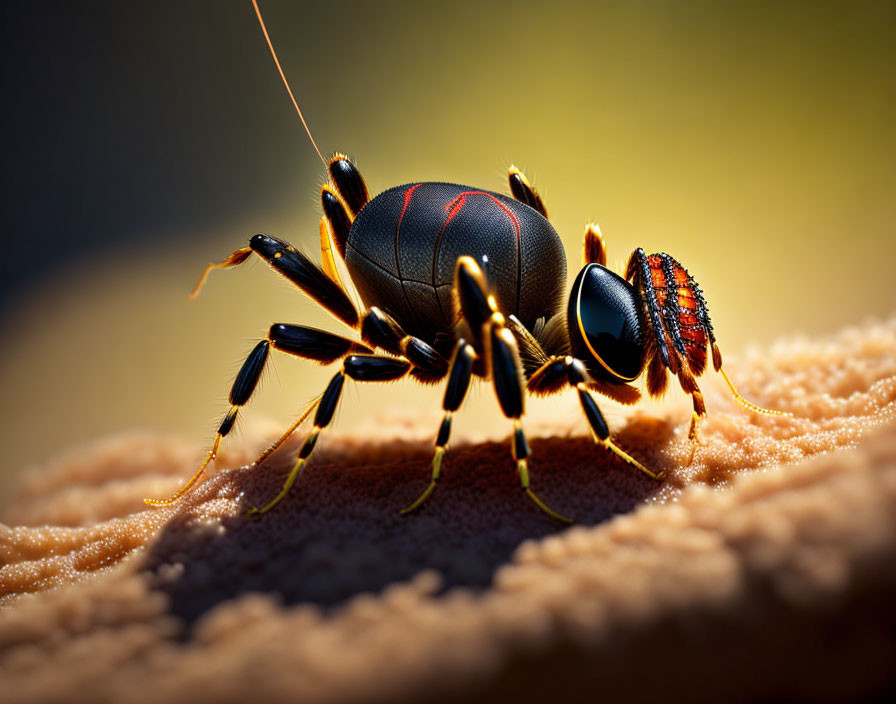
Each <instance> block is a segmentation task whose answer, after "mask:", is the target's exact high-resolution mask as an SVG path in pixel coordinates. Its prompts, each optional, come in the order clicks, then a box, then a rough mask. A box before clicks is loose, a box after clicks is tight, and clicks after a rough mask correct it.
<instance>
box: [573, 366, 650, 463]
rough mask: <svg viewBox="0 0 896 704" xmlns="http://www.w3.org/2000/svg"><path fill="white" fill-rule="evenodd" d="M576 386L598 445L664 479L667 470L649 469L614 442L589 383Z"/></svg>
mask: <svg viewBox="0 0 896 704" xmlns="http://www.w3.org/2000/svg"><path fill="white" fill-rule="evenodd" d="M571 382H572V378H571ZM574 386H575V387H576V390H577V391H578V393H579V402H580V403H581V404H582V411H584V413H585V418H587V419H588V425H589V426H590V427H591V433H592V435H593V437H594V441H595V442H596V443H597V444H598V445H601V446H603V447H605V448H607V449H608V450H610V452H612V453H613V454H615V455H616V456H617V457H619V458H620V459H622V460H623V461H624V462H625V463H626V464H628V465H630V466H632V467H634V468H635V469H638V470H640V471H642V472H644V474H646V475H647V476H648V477H650V478H651V479H662V478H663V477H664V476H665V475H666V472H665V471H659V472H654V471H651V470H649V469H647V467H645V466H644V465H643V464H641V463H640V462H638V460H636V459H635V458H634V457H632V456H631V455H629V454H628V453H627V452H625V451H624V450H623V449H621V448H620V447H619V446H618V445H616V444H615V443H614V442H613V440H612V438H611V437H610V429H609V428H608V427H607V421H606V420H604V416H603V414H602V413H601V412H600V408H599V407H598V405H597V401H595V400H594V396H593V395H592V393H591V391H590V390H589V389H588V387H587V384H586V383H585V382H582V381H580V382H578V383H576V384H574Z"/></svg>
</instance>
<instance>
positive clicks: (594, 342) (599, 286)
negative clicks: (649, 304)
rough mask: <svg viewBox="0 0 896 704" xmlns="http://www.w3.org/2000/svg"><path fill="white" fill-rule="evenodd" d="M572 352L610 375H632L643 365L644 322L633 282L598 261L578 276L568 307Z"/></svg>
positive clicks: (625, 377) (614, 378)
mask: <svg viewBox="0 0 896 704" xmlns="http://www.w3.org/2000/svg"><path fill="white" fill-rule="evenodd" d="M567 322H568V323H569V341H570V346H571V351H572V354H573V355H574V356H576V357H578V358H579V359H581V360H582V361H584V362H585V364H586V366H587V367H588V371H589V372H591V374H592V375H593V376H597V377H600V378H603V379H606V380H608V381H631V380H632V379H634V378H636V377H637V376H638V375H639V374H640V373H641V371H642V369H643V368H644V355H643V340H644V336H643V333H642V330H643V327H642V324H641V312H640V307H639V305H638V298H637V296H636V295H635V289H634V287H633V286H632V285H631V284H630V283H629V282H628V281H626V280H625V279H623V278H622V277H620V276H618V275H617V274H614V273H613V272H612V271H610V270H609V269H607V268H605V267H602V266H601V265H600V264H588V265H587V266H586V267H585V268H584V269H582V271H580V272H579V275H578V276H577V277H576V280H575V282H574V283H573V285H572V291H570V294H569V308H568V309H567Z"/></svg>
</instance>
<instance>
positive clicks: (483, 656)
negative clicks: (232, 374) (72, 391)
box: [0, 318, 896, 702]
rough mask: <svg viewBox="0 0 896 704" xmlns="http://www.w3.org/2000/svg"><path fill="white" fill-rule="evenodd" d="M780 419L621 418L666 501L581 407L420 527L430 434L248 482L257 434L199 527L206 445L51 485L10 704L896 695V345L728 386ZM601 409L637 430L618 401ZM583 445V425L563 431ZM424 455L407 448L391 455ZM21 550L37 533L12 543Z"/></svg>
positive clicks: (804, 361) (867, 340)
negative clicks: (532, 494)
mask: <svg viewBox="0 0 896 704" xmlns="http://www.w3.org/2000/svg"><path fill="white" fill-rule="evenodd" d="M728 369H729V372H730V373H732V375H733V376H734V377H735V379H737V380H738V381H739V383H740V387H741V390H742V391H743V392H744V393H745V395H747V396H748V397H751V398H752V399H753V400H755V401H757V402H759V403H761V404H764V405H767V406H771V407H776V408H780V409H782V410H788V411H791V412H793V413H794V414H795V416H796V417H795V418H790V419H787V418H767V417H760V416H755V415H753V414H751V413H749V412H747V411H745V410H743V409H742V408H740V407H738V406H737V405H736V404H734V403H733V402H732V401H730V400H729V399H728V397H727V395H726V394H725V393H724V387H723V385H722V384H721V383H719V382H716V381H713V382H710V381H708V380H707V381H704V384H703V386H704V388H705V390H706V397H707V405H708V407H709V410H710V418H709V420H708V421H707V422H706V424H705V426H704V428H703V438H704V442H705V444H704V445H703V446H702V447H700V448H699V449H698V451H697V453H696V456H695V458H694V461H693V462H692V463H691V464H690V465H687V458H688V455H689V446H688V444H687V442H686V430H687V421H688V418H689V411H688V404H687V402H686V401H684V400H683V399H681V400H679V399H677V397H672V398H670V401H669V402H668V403H667V404H665V405H652V406H649V405H648V406H641V407H635V408H633V409H626V410H625V412H624V415H619V416H618V418H619V419H620V420H618V421H617V422H616V423H615V428H616V429H617V430H618V432H617V437H618V438H619V442H620V444H622V445H623V446H624V447H626V448H627V449H628V450H629V451H630V452H631V453H632V454H634V455H635V456H636V457H638V458H639V459H641V460H642V461H644V462H645V463H647V464H649V465H650V466H652V467H654V468H665V469H667V471H668V473H669V475H668V477H667V479H666V480H665V481H664V482H661V483H655V482H652V481H651V480H649V479H647V478H645V477H642V476H640V475H637V474H633V473H632V472H631V471H629V470H628V469H627V468H626V467H625V466H624V465H622V464H620V463H619V462H617V461H616V460H615V459H614V458H613V457H612V456H610V455H607V454H606V453H604V452H602V451H600V450H598V449H596V448H595V447H594V446H593V445H592V443H591V442H590V440H589V439H588V438H587V437H586V436H585V435H584V426H583V425H582V424H579V425H574V426H573V427H572V428H570V425H569V422H568V419H569V418H571V417H574V415H571V414H570V409H572V408H573V407H574V404H575V402H576V401H575V398H574V396H573V397H572V398H570V399H558V400H557V401H556V404H557V405H556V406H554V407H551V408H550V409H549V411H547V412H545V411H543V412H542V415H543V417H540V418H539V417H533V418H530V419H528V421H527V428H528V430H529V433H530V435H531V437H532V448H533V452H534V455H533V460H532V464H531V467H532V474H533V486H534V487H535V488H536V490H537V491H538V492H539V493H540V495H541V496H542V498H544V499H545V501H546V502H547V503H549V504H550V505H551V506H553V507H555V508H556V509H558V510H559V511H561V512H564V513H567V514H570V515H572V516H574V517H575V518H576V519H577V521H578V524H577V525H576V526H573V527H572V528H565V527H563V526H560V525H557V524H556V523H555V522H553V521H551V519H549V518H548V517H546V516H544V515H543V514H541V513H540V512H539V511H538V510H537V509H536V508H535V507H534V506H533V505H531V504H530V503H529V502H528V500H527V499H526V498H525V496H523V495H522V494H521V492H520V491H519V489H518V485H517V483H516V479H515V477H514V475H513V465H512V463H511V461H510V459H509V451H508V448H507V445H506V443H504V442H482V443H475V444H474V443H471V442H467V443H466V444H465V443H462V442H460V443H456V444H455V447H454V448H453V449H452V452H451V454H450V455H449V459H448V460H447V461H446V463H445V467H444V481H443V483H442V485H441V486H440V487H439V489H438V490H437V492H436V493H435V494H434V495H433V496H432V498H431V499H430V500H429V501H428V502H427V503H426V504H425V505H424V507H423V509H422V510H421V511H420V512H419V513H417V514H415V515H412V516H409V517H401V516H399V515H398V509H400V508H401V507H403V506H404V505H406V504H407V503H409V502H410V501H411V500H412V499H413V498H414V497H415V496H416V495H417V494H418V493H419V492H420V491H421V490H422V489H423V487H424V486H425V484H426V480H427V472H428V470H427V464H428V461H429V455H430V446H431V439H430V435H431V433H432V432H433V431H434V427H432V423H431V422H430V421H429V420H428V419H427V422H426V423H425V427H423V425H424V424H423V423H422V422H421V421H420V420H415V419H414V416H415V414H416V410H415V409H410V410H409V412H408V415H407V418H406V419H404V420H402V418H400V417H398V418H393V419H391V420H389V421H388V423H387V424H386V430H383V428H382V427H380V428H379V431H378V433H374V432H373V430H372V429H371V430H370V431H369V432H368V431H365V432H361V433H354V434H353V435H351V436H349V435H345V434H343V435H340V434H339V433H337V432H334V433H332V434H330V435H327V436H324V437H323V439H322V440H321V449H320V454H319V455H317V456H316V457H315V460H314V462H313V464H312V466H311V467H309V469H308V471H307V472H306V474H305V476H304V477H303V478H302V481H301V482H300V484H298V485H297V486H296V488H295V489H294V490H293V492H292V493H291V495H290V496H289V498H288V499H287V500H286V501H285V502H284V503H283V504H282V505H281V506H280V507H278V509H277V510H276V512H275V513H273V514H271V515H269V516H267V517H266V518H264V519H263V520H261V521H256V522H252V521H248V520H247V519H245V518H243V517H242V513H243V512H244V511H245V509H246V508H247V507H248V505H250V504H256V503H259V502H262V501H264V500H266V499H267V498H268V497H270V496H271V495H272V493H273V492H275V491H276V490H277V488H278V487H279V485H280V482H281V481H282V478H283V473H284V472H285V471H286V468H287V464H288V463H289V459H288V457H286V456H284V455H280V456H279V458H276V459H275V460H274V461H272V462H271V463H270V465H269V466H268V467H265V468H263V469H261V470H255V471H248V470H243V469H238V467H239V466H240V465H242V464H243V463H245V462H247V461H248V460H250V459H251V457H252V456H253V455H254V453H256V452H257V451H258V450H259V449H261V448H262V447H263V446H264V445H265V444H266V443H267V442H268V441H269V440H270V438H271V436H272V435H273V432H274V431H273V429H270V430H265V429H261V428H257V429H254V430H250V432H247V433H246V434H245V435H246V438H245V440H244V441H243V442H242V443H234V444H233V445H232V446H230V447H228V448H227V449H226V451H225V452H224V453H223V456H222V458H221V460H220V462H219V466H221V467H237V469H225V470H224V471H221V472H219V473H218V474H217V475H216V476H215V477H214V478H213V479H211V480H210V481H207V482H206V483H204V484H203V485H202V486H201V487H199V489H198V490H197V491H195V492H194V493H193V494H192V495H191V496H190V497H188V499H187V500H185V501H184V502H183V503H182V504H180V505H178V506H176V507H174V508H171V509H165V510H144V507H143V506H142V504H141V502H140V499H141V497H143V496H148V495H162V494H165V493H166V492H168V491H170V490H171V489H172V488H174V487H175V486H176V485H177V484H178V482H179V481H180V480H181V479H182V478H184V477H185V476H187V475H189V474H190V472H191V470H192V468H193V466H194V463H195V461H196V459H197V457H198V456H199V454H200V453H201V448H200V447H199V446H197V445H194V444H192V443H187V442H184V441H181V440H175V439H170V438H159V437H151V436H145V435H130V436H125V437H118V438H112V439H110V440H107V441H104V442H102V443H100V444H97V445H94V446H92V447H88V448H85V449H82V450H80V451H77V452H73V453H70V454H68V455H66V456H64V457H61V458H59V459H58V460H57V461H56V462H55V463H54V464H52V465H50V466H48V467H45V468H43V469H42V470H41V471H39V472H35V473H32V474H31V475H30V476H29V477H28V478H27V479H26V481H25V483H24V485H23V487H22V490H21V498H20V499H19V500H18V501H17V502H16V504H15V506H14V507H13V508H12V509H11V511H10V512H8V514H7V515H6V516H5V517H4V520H5V523H6V525H4V526H3V527H2V528H0V531H2V532H0V560H2V563H3V566H2V567H0V593H2V595H3V596H2V597H0V598H2V600H3V602H2V603H3V604H4V607H3V608H2V609H0V675H2V681H3V686H4V697H3V699H4V701H5V702H37V701H59V702H63V701H65V702H80V701H84V702H88V701H91V702H92V701H98V700H112V701H137V702H143V701H146V702H150V701H151V702H158V701H171V702H181V701H183V702H186V701H192V702H196V701H207V700H212V699H214V700H218V701H234V702H236V701H240V702H244V701H246V700H247V699H250V698H251V699H253V700H258V701H302V702H343V701H364V702H395V701H414V700H417V699H420V698H421V697H423V696H426V697H428V698H429V699H432V700H439V701H442V700H444V701H460V700H482V701H485V700H488V701H505V700H506V701H511V700H512V701H535V700H540V701H543V700H546V699H552V698H554V697H557V696H561V695H562V696H563V697H564V698H565V699H566V700H572V701H594V700H595V699H596V698H598V697H601V698H603V697H622V696H625V697H627V698H629V699H632V700H639V699H644V698H647V697H657V698H659V697H662V700H663V701H666V702H668V701H719V700H720V698H724V699H725V700H727V701H747V700H756V699H763V700H766V701H767V700H775V699H781V698H790V697H800V698H804V699H818V700H844V699H850V698H855V697H859V696H883V695H884V694H885V693H887V692H891V691H892V687H893V679H892V672H893V671H894V670H896V639H894V635H893V634H894V633H896V607H894V606H893V604H892V601H893V600H892V596H893V594H894V593H896V591H894V589H896V432H894V430H896V426H894V416H896V318H893V319H890V320H889V321H887V322H885V323H876V324H871V323H869V324H867V325H864V326H862V327H860V328H855V329H850V330H845V331H843V332H842V333H841V334H839V335H837V336H835V337H832V338H830V339H826V340H814V341H809V340H795V339H792V340H787V341H782V342H780V343H779V344H777V345H776V346H774V347H773V348H771V349H770V350H756V351H755V352H753V353H751V354H748V355H746V357H745V358H741V359H740V360H737V359H734V358H732V359H731V360H730V362H729V364H728ZM605 406H612V404H610V403H609V402H607V403H606V404H605ZM561 421H562V422H561ZM378 437H379V438H382V437H388V438H399V439H395V440H390V441H388V442H387V441H383V440H381V439H377V438H378ZM7 526H16V527H7Z"/></svg>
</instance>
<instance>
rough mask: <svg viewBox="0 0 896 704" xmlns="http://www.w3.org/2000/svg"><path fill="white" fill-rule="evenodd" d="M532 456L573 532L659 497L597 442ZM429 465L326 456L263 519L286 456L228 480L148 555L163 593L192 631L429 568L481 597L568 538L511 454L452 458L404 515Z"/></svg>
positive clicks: (173, 524) (489, 450)
mask: <svg viewBox="0 0 896 704" xmlns="http://www.w3.org/2000/svg"><path fill="white" fill-rule="evenodd" d="M652 430H653V431H654V432H660V433H661V434H662V433H665V437H661V438H660V437H658V438H656V440H657V442H656V444H655V446H657V445H661V444H665V443H668V442H670V441H671V433H672V428H671V427H666V426H664V427H663V428H653V429H652ZM532 450H533V461H532V464H531V471H532V487H533V488H534V490H535V491H536V492H537V493H538V494H539V496H540V497H541V498H542V499H543V500H544V501H545V502H546V503H547V504H548V505H549V506H551V507H552V508H554V509H556V510H557V511H558V512H560V513H564V514H566V515H569V516H571V517H573V518H575V519H576V524H577V525H585V526H588V525H595V524H598V523H601V522H603V521H606V520H607V519H609V518H612V517H613V516H616V515H618V514H621V513H627V512H629V511H632V510H633V509H634V508H635V507H637V506H638V505H640V504H641V503H643V502H644V500H645V499H647V498H648V497H649V496H651V495H653V494H655V493H656V492H657V491H659V490H660V488H661V487H662V482H655V481H653V480H651V479H649V478H648V477H646V476H644V475H641V474H639V473H637V472H634V471H632V470H631V469H630V468H629V467H627V466H625V465H624V464H622V462H620V461H618V460H617V459H616V458H614V457H613V456H612V455H610V454H609V453H608V452H606V451H604V450H602V449H600V448H597V447H595V445H594V444H593V443H592V442H591V441H590V439H588V438H546V439H536V440H534V441H533V442H532ZM636 454H637V453H636ZM641 456H642V458H643V459H644V460H645V461H647V462H649V461H651V460H653V459H658V458H657V457H655V456H654V457H650V456H646V457H645V456H644V455H641ZM430 458H431V447H430V446H429V445H424V444H422V443H404V442H394V443H392V444H389V445H367V446H358V447H354V448H350V447H349V448H347V447H337V448H333V447H330V448H329V449H328V448H326V447H322V448H321V452H320V456H315V458H314V461H313V462H312V463H311V464H310V466H308V468H307V470H306V472H305V474H304V476H302V477H301V479H300V480H299V481H298V482H297V484H296V485H295V487H293V490H292V492H291V493H290V495H289V496H288V497H287V498H286V499H285V500H284V501H283V502H282V503H281V504H280V505H279V506H277V507H276V508H275V509H274V510H273V511H272V512H271V513H269V514H267V515H265V516H263V517H262V518H260V519H258V520H250V519H248V518H245V517H244V515H243V514H245V512H246V511H247V510H248V509H249V508H250V506H253V505H262V504H263V503H265V502H266V501H268V500H269V499H270V498H271V497H273V496H274V495H275V494H276V492H277V490H278V489H279V487H280V485H281V483H282V481H283V478H284V477H285V475H286V472H287V470H288V468H289V466H288V465H287V464H286V463H285V459H286V458H283V459H281V460H280V461H279V462H277V463H276V465H275V466H271V467H265V468H264V469H262V470H260V471H252V470H245V469H244V470H232V471H227V472H224V473H222V474H221V475H219V476H218V477H216V478H215V479H214V480H212V481H210V482H207V484H206V485H204V486H203V487H202V488H201V489H200V491H198V492H197V496H196V497H194V498H192V499H191V500H190V502H189V504H187V505H185V506H184V508H183V509H182V510H181V511H180V512H178V513H177V514H176V515H175V516H174V517H173V518H172V519H171V521H169V523H168V524H167V525H166V526H165V528H164V530H163V531H162V533H161V535H160V537H159V539H158V540H157V541H156V543H155V545H154V546H153V547H152V548H151V549H150V552H149V555H148V557H147V561H146V569H147V572H148V574H149V575H150V579H151V581H152V583H153V586H154V588H157V589H159V590H161V591H163V592H165V593H166V594H167V595H168V597H169V598H170V601H171V611H172V613H173V614H175V615H177V616H178V617H180V618H182V619H184V620H185V621H186V622H187V624H192V623H193V622H194V621H195V620H196V619H198V618H199V617H201V616H202V615H203V614H205V613H206V612H207V611H209V610H210V609H212V608H213V607H214V606H216V605H217V604H219V603H221V602H222V601H225V600H228V599H232V598H234V597H237V596H239V595H241V594H245V593H249V592H261V593H269V594H276V595H278V597H279V598H281V599H282V601H283V602H284V603H285V604H303V603H309V604H315V605H318V606H322V607H333V606H338V605H340V604H342V603H343V602H345V601H346V600H348V599H350V598H351V597H353V596H355V595H357V594H360V593H362V592H369V593H376V592H380V591H381V590H382V589H383V588H384V587H386V586H388V585H390V584H392V583H395V582H401V581H406V580H409V579H411V578H413V577H414V576H415V575H417V574H419V573H420V572H422V571H424V570H433V571H435V572H437V573H439V575H441V578H442V589H443V590H447V589H450V588H451V587H456V586H464V587H471V588H474V589H484V588H487V587H488V586H489V585H490V584H492V582H493V580H494V577H495V572H496V570H498V568H500V567H501V565H503V564H505V563H507V562H508V561H509V560H510V558H511V555H512V554H513V552H514V550H516V548H517V547H518V546H519V545H520V544H521V543H523V542H524V541H526V540H530V539H539V538H542V537H544V536H546V535H549V534H551V533H556V532H559V531H563V530H566V528H567V526H566V525H565V524H562V523H559V522H558V521H555V520H553V519H551V518H550V517H549V516H547V515H545V514H544V513H542V512H541V511H540V510H539V509H538V508H537V507H536V506H535V505H534V504H533V503H532V502H531V501H530V499H529V498H528V497H527V496H526V495H525V494H524V493H523V492H522V491H521V490H520V485H519V480H518V478H517V476H516V472H515V465H514V464H513V462H512V460H511V458H510V452H509V447H508V445H507V444H506V443H485V444H481V445H472V446H461V447H458V448H456V449H454V450H453V451H452V452H450V453H449V455H448V458H447V460H446V462H445V463H444V465H443V479H442V482H441V484H440V485H439V487H438V488H437V490H436V491H435V493H434V494H433V495H432V496H431V497H430V498H429V500H428V501H427V502H426V503H425V504H424V505H423V506H422V507H421V509H420V510H419V511H417V512H416V513H414V514H411V515H408V516H402V515H400V514H399V511H400V509H402V508H403V507H405V506H407V505H408V504H410V503H411V502H412V501H413V500H414V499H415V498H416V497H417V495H418V494H419V493H420V492H421V491H422V490H423V489H424V488H425V486H426V484H427V482H428V480H429V462H430ZM216 497H221V498H230V499H231V501H228V502H224V501H222V502H220V503H221V504H222V505H223V504H225V503H226V505H227V506H228V508H227V514H226V515H223V516H222V515H217V516H216V515H214V511H215V508H214V507H215V499H216ZM233 498H236V499H237V501H238V505H239V514H238V515H231V514H232V506H233V503H232V499H233Z"/></svg>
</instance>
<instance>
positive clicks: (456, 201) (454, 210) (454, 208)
mask: <svg viewBox="0 0 896 704" xmlns="http://www.w3.org/2000/svg"><path fill="white" fill-rule="evenodd" d="M467 196H486V197H487V198H491V199H492V200H493V201H494V203H495V205H497V206H498V207H499V208H501V210H503V211H504V213H505V214H506V215H507V217H509V218H510V221H511V222H512V223H513V226H514V227H515V228H516V249H517V252H516V268H517V271H516V309H517V310H519V307H520V278H521V276H522V266H523V263H522V261H521V259H522V249H523V237H522V231H521V230H520V222H519V220H517V219H516V215H514V214H513V211H512V210H510V208H508V207H507V206H506V205H504V204H503V203H502V202H501V201H499V200H498V199H497V198H495V197H494V196H493V195H492V194H491V193H488V192H486V191H464V192H463V193H459V194H458V195H457V196H455V197H454V198H453V199H452V200H451V201H450V202H449V203H448V204H447V205H446V206H445V212H446V213H448V217H447V218H445V222H444V223H443V224H442V229H441V231H440V232H439V239H438V241H436V250H435V256H434V257H433V260H432V280H433V283H435V280H436V264H437V263H438V261H439V247H440V246H441V245H442V236H443V235H444V234H445V228H446V227H448V223H449V222H451V221H452V220H453V219H454V216H455V215H457V214H458V213H459V212H460V211H461V208H463V207H464V205H465V204H466V202H467Z"/></svg>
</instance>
